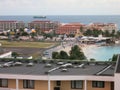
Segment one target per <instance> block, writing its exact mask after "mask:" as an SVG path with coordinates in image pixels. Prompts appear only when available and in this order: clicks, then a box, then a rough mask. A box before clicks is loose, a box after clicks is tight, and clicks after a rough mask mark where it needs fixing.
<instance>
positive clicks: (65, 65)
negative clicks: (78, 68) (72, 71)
mask: <svg viewBox="0 0 120 90" xmlns="http://www.w3.org/2000/svg"><path fill="white" fill-rule="evenodd" d="M62 67H73V66H72V63H66V64H64V65H62Z"/></svg>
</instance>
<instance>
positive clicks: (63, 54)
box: [59, 51, 69, 59]
mask: <svg viewBox="0 0 120 90" xmlns="http://www.w3.org/2000/svg"><path fill="white" fill-rule="evenodd" d="M59 57H60V59H68V58H69V56H68V54H67V53H66V52H65V51H60V53H59Z"/></svg>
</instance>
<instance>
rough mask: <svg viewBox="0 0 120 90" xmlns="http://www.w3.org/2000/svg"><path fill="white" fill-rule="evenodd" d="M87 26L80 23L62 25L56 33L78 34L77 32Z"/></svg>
mask: <svg viewBox="0 0 120 90" xmlns="http://www.w3.org/2000/svg"><path fill="white" fill-rule="evenodd" d="M84 27H85V25H83V24H80V23H69V24H65V25H61V26H60V27H59V28H58V30H57V31H56V33H57V34H67V35H69V34H76V33H77V30H80V28H82V29H83V28H84Z"/></svg>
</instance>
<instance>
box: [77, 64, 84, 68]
mask: <svg viewBox="0 0 120 90" xmlns="http://www.w3.org/2000/svg"><path fill="white" fill-rule="evenodd" d="M84 65H85V64H80V65H78V66H75V68H82V67H84Z"/></svg>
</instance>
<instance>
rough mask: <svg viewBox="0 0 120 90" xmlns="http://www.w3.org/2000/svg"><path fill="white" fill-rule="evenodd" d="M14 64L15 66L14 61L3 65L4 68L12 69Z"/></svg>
mask: <svg viewBox="0 0 120 90" xmlns="http://www.w3.org/2000/svg"><path fill="white" fill-rule="evenodd" d="M12 64H13V61H12V62H7V63H4V64H3V67H10V66H12Z"/></svg>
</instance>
